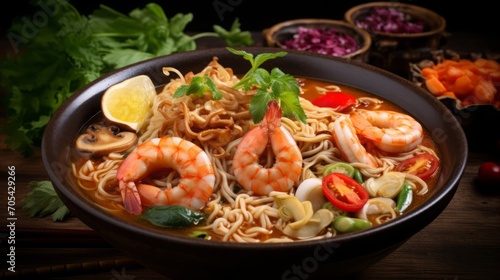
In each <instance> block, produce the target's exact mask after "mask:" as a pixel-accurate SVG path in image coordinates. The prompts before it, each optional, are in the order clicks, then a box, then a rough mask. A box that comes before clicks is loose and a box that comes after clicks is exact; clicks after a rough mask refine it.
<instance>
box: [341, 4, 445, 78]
mask: <svg viewBox="0 0 500 280" xmlns="http://www.w3.org/2000/svg"><path fill="white" fill-rule="evenodd" d="M374 9H386V10H389V9H392V13H399V14H398V15H402V17H401V18H399V19H398V20H397V21H396V20H395V19H394V17H396V15H394V14H392V15H391V16H388V18H390V20H389V19H388V18H386V17H385V16H387V15H384V18H383V19H384V20H385V22H380V24H378V25H376V26H378V27H379V28H373V26H370V25H368V26H364V27H361V28H363V29H364V30H366V31H367V32H368V33H369V34H370V36H371V38H372V45H371V48H370V51H369V56H368V63H370V64H372V65H375V66H378V67H381V68H383V69H385V70H389V71H391V72H393V73H396V74H399V75H401V76H404V77H406V76H407V75H408V62H409V61H413V58H414V57H415V55H417V56H418V54H419V52H421V51H428V50H434V49H437V48H439V47H440V46H441V45H442V44H443V42H444V40H445V38H446V33H445V29H446V20H445V19H444V18H443V17H442V16H441V15H439V14H437V13H435V12H434V11H431V10H429V9H426V8H424V7H420V6H418V5H412V4H406V3H400V2H369V3H364V4H360V5H357V6H354V7H351V8H350V9H349V10H347V11H346V12H345V14H344V19H345V20H346V21H347V22H348V23H350V24H352V25H354V26H357V27H360V23H363V22H366V18H367V17H369V16H374V15H375V16H377V15H379V14H380V13H376V12H374ZM410 23H411V24H417V23H418V24H419V25H421V26H422V30H421V32H416V31H415V30H413V31H401V30H398V31H397V32H396V31H390V32H389V30H388V29H386V28H380V26H394V25H404V24H406V25H408V24H410Z"/></svg>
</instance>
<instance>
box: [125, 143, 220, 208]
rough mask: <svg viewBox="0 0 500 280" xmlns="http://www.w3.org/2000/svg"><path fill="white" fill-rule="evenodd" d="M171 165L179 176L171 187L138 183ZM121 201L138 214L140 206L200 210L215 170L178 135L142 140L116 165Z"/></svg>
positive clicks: (210, 188)
mask: <svg viewBox="0 0 500 280" xmlns="http://www.w3.org/2000/svg"><path fill="white" fill-rule="evenodd" d="M163 168H173V169H175V170H176V171H177V172H178V173H179V175H180V177H181V178H180V181H179V184H178V185H177V186H175V187H171V188H166V189H164V190H163V189H161V188H159V187H156V186H152V185H147V184H141V183H140V182H141V180H142V179H144V178H146V177H147V176H148V175H150V174H151V173H153V172H155V171H159V170H161V169H163ZM116 178H117V180H118V183H119V187H120V192H121V195H122V199H123V204H124V206H125V209H126V210H127V212H129V213H131V214H133V215H138V214H140V213H141V212H142V205H144V206H153V205H182V206H185V207H188V208H192V209H201V208H203V206H204V205H205V204H206V202H208V200H209V198H210V196H211V195H212V192H213V189H214V185H215V171H214V168H213V166H212V163H211V162H210V159H209V157H208V156H207V154H206V153H205V152H204V151H203V150H202V149H201V148H200V147H198V146H197V145H195V144H194V143H192V142H190V141H188V140H184V139H182V138H179V137H170V136H164V137H161V138H154V139H151V140H149V141H146V142H144V143H142V144H141V145H139V146H137V148H136V149H135V150H134V151H132V152H131V153H130V154H129V155H128V156H127V158H125V160H124V161H123V162H122V164H121V165H120V167H119V168H118V171H117V175H116Z"/></svg>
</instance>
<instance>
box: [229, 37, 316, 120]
mask: <svg viewBox="0 0 500 280" xmlns="http://www.w3.org/2000/svg"><path fill="white" fill-rule="evenodd" d="M227 49H228V50H229V51H231V52H232V53H234V54H237V55H241V56H243V58H245V59H246V60H248V61H250V64H251V65H252V67H251V69H250V70H249V71H248V72H247V73H246V74H245V75H244V76H243V77H242V78H241V80H240V81H239V82H238V83H237V84H236V85H234V88H243V89H245V90H249V89H250V88H252V87H255V86H257V87H258V89H257V93H256V94H255V96H254V97H253V98H252V100H250V114H251V115H252V119H253V121H254V123H259V122H261V121H262V119H263V118H264V115H265V113H266V110H267V104H268V103H269V101H271V100H276V101H277V102H278V104H279V105H280V107H281V109H282V111H283V115H284V116H286V117H293V118H295V119H297V120H299V121H301V122H303V123H305V122H306V119H307V116H306V114H305V112H304V110H303V109H302V106H301V105H300V100H299V93H300V87H299V84H298V82H297V80H296V79H295V78H294V77H293V76H291V75H289V74H285V73H284V72H283V71H281V70H280V69H279V68H273V69H272V70H271V72H270V73H269V72H268V71H267V70H265V69H264V68H260V65H262V64H263V63H264V62H265V61H267V60H269V59H274V58H277V57H282V56H285V55H286V54H287V53H286V52H276V53H261V54H258V55H257V56H256V57H255V58H254V56H253V54H251V53H248V52H246V51H242V50H236V49H233V48H230V47H228V48H227Z"/></svg>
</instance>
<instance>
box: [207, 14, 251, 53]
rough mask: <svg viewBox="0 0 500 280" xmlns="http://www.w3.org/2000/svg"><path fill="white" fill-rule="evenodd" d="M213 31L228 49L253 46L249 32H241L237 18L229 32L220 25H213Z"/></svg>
mask: <svg viewBox="0 0 500 280" xmlns="http://www.w3.org/2000/svg"><path fill="white" fill-rule="evenodd" d="M213 29H214V31H215V33H217V35H219V37H221V38H222V39H224V40H225V41H226V44H227V45H228V46H230V47H232V46H251V45H252V44H253V39H252V34H251V33H250V32H249V31H241V29H240V22H239V19H238V18H236V19H235V20H234V22H233V24H232V25H231V29H230V30H229V31H227V30H225V29H224V28H223V27H222V26H220V25H214V26H213Z"/></svg>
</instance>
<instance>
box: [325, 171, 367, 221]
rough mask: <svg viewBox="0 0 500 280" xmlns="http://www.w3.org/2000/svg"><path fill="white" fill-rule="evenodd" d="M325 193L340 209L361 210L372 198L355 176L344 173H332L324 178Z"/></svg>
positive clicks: (348, 210)
mask: <svg viewBox="0 0 500 280" xmlns="http://www.w3.org/2000/svg"><path fill="white" fill-rule="evenodd" d="M322 189H323V193H324V194H325V196H326V198H327V199H328V200H329V201H330V202H331V203H332V204H333V205H334V206H335V207H337V208H339V209H340V210H344V211H347V212H355V211H358V210H361V208H363V206H364V205H365V204H366V202H367V201H368V198H370V195H369V194H368V192H367V191H366V189H365V188H364V187H363V186H362V185H361V184H360V183H358V181H356V180H354V179H353V178H351V177H349V176H347V175H345V174H343V173H336V172H334V173H330V174H328V175H326V176H325V177H324V178H323V184H322Z"/></svg>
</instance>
